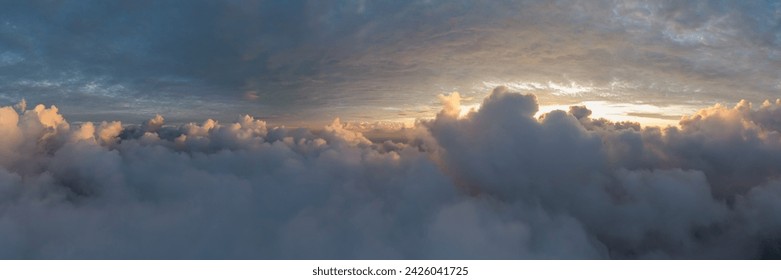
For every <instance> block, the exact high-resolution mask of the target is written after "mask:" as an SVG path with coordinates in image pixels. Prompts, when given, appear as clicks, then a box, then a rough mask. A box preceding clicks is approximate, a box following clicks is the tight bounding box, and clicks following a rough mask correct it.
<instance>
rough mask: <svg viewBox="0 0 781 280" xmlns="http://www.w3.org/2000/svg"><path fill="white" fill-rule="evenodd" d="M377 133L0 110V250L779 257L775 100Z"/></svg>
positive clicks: (509, 104) (459, 117) (458, 118)
mask: <svg viewBox="0 0 781 280" xmlns="http://www.w3.org/2000/svg"><path fill="white" fill-rule="evenodd" d="M441 99H442V101H443V104H444V106H443V109H442V110H441V111H440V112H439V114H438V115H437V117H436V118H435V119H433V120H429V121H421V122H419V123H418V124H416V125H415V126H414V127H411V128H403V129H402V130H401V131H399V133H400V134H401V135H405V136H404V137H405V138H406V139H405V141H400V142H390V141H387V142H383V143H378V142H372V141H370V140H368V139H366V138H365V137H364V136H363V135H361V134H360V133H356V132H353V131H351V130H348V129H345V125H343V124H341V123H340V122H339V121H338V120H335V121H334V122H333V123H332V124H331V125H328V126H326V127H325V128H323V129H321V130H307V129H288V128H283V127H271V126H268V125H267V124H266V123H265V122H263V121H261V120H257V119H254V118H252V117H250V116H245V117H242V118H239V119H238V120H237V121H236V122H233V123H220V122H217V121H213V120H207V121H205V122H203V123H201V124H195V123H190V124H185V125H180V126H166V125H164V122H165V120H164V118H163V117H161V116H155V117H154V118H152V119H150V120H149V121H146V122H145V123H143V124H142V125H126V126H123V125H122V124H121V123H119V122H103V123H82V124H78V125H77V124H70V123H68V122H67V121H66V120H65V119H64V118H63V117H62V116H61V115H60V114H59V112H58V110H57V108H56V107H49V108H46V107H44V106H43V105H39V106H35V107H33V108H31V109H30V108H28V109H24V108H25V107H27V106H23V105H21V104H20V105H19V106H17V107H16V108H12V107H2V108H0V132H2V135H4V136H3V137H2V138H0V237H1V238H0V249H1V250H0V257H2V258H154V259H157V258H163V259H169V258H173V259H178V258H207V259H213V258H259V259H266V258H306V259H312V258H315V259H320V258H325V259H330V258H336V259H344V258H347V259H350V258H371V259H375V258H380V259H384V258H391V259H407V258H469V259H473V258H502V259H504V258H510V259H513V258H557V259H560V258H567V259H569V258H589V259H601V258H619V259H620V258H674V259H678V258H684V259H690V258H696V259H699V258H731V259H736V258H739V259H742V258H778V257H779V252H780V250H779V248H781V247H780V246H781V245H780V244H779V241H778V240H779V239H778V236H779V234H781V212H779V208H778V206H777V205H779V199H781V195H779V193H781V184H779V182H780V181H779V166H781V156H780V155H781V136H780V135H781V134H779V131H778V130H777V124H778V120H779V115H778V112H780V111H779V110H778V108H779V103H778V102H776V103H771V102H766V103H764V104H762V105H761V106H753V107H752V106H751V104H750V103H748V102H741V103H739V104H737V105H736V106H734V107H726V106H721V105H717V106H714V107H710V108H706V109H703V110H701V111H699V112H698V113H696V114H694V115H691V116H688V117H686V118H684V119H683V120H682V121H681V123H680V126H678V127H666V128H659V127H644V128H643V127H641V126H640V125H639V124H637V123H627V122H622V123H615V122H611V121H608V120H605V119H593V118H591V117H590V115H589V114H588V108H584V107H573V108H572V109H571V110H570V112H564V111H560V110H559V111H553V112H550V113H547V114H544V115H542V116H540V117H539V118H535V117H534V116H535V113H536V111H537V110H538V107H539V106H538V104H537V100H536V97H535V96H533V95H522V94H519V93H515V92H512V91H510V90H508V88H506V87H499V88H496V89H494V90H493V92H492V93H491V94H489V95H488V97H487V98H485V99H484V100H483V102H482V106H481V107H480V109H479V110H473V111H471V112H468V113H466V114H461V112H460V108H461V107H460V102H461V97H460V96H459V95H456V94H454V95H451V96H442V97H441Z"/></svg>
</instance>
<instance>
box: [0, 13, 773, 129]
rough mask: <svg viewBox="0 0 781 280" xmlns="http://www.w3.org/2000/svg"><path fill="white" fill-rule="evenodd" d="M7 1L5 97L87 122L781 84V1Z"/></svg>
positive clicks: (763, 91)
mask: <svg viewBox="0 0 781 280" xmlns="http://www.w3.org/2000/svg"><path fill="white" fill-rule="evenodd" d="M0 4H2V6H3V9H2V11H0V15H2V18H3V22H0V84H1V86H0V101H4V102H6V103H7V104H10V103H13V102H17V101H18V100H19V99H20V98H22V97H24V98H27V99H28V100H30V101H33V102H36V103H37V102H43V103H56V104H60V106H61V107H62V108H63V109H64V110H66V111H67V112H69V113H71V114H72V115H73V118H74V119H76V120H81V121H85V120H102V119H105V120H111V119H115V118H121V119H124V120H132V121H134V122H139V121H141V120H142V119H141V118H142V116H145V115H149V114H154V113H163V112H166V113H167V115H168V117H169V119H170V120H171V121H177V122H186V121H193V120H196V119H200V118H202V117H203V116H204V115H208V116H210V117H215V118H218V119H221V120H231V119H233V118H235V116H237V115H239V114H243V113H252V114H254V115H258V116H263V117H264V119H267V120H270V121H274V122H317V121H318V120H320V119H322V118H323V117H324V116H326V117H335V116H340V117H343V118H345V119H348V120H372V119H373V120H376V119H392V118H398V115H397V114H396V113H397V110H383V109H382V108H388V107H391V108H402V109H403V110H408V109H409V108H416V107H419V106H424V107H427V108H433V105H434V102H435V100H436V99H435V95H436V94H438V93H442V92H450V91H454V90H457V91H460V92H461V93H462V94H463V95H464V96H465V97H473V96H482V94H483V93H484V92H485V91H486V90H490V88H492V87H493V86H492V84H494V83H498V84H509V85H513V84H515V85H518V86H520V87H521V88H522V89H524V90H531V91H533V92H534V93H535V94H537V96H538V98H540V101H541V102H543V103H545V104H551V103H562V102H577V101H583V100H607V101H615V102H627V101H641V102H647V103H655V104H662V105H664V104H682V103H687V104H688V103H691V102H696V103H700V104H710V103H712V102H714V101H726V102H736V101H738V100H740V99H742V98H745V99H749V100H751V101H755V102H759V101H761V100H764V99H766V98H769V97H771V96H773V95H775V94H777V92H778V90H779V88H780V87H781V77H779V76H778V74H777V72H778V71H777V69H779V67H780V66H781V64H779V60H780V59H781V56H779V44H780V43H781V41H780V39H779V38H781V37H779V28H780V27H779V26H780V25H779V22H781V20H780V19H781V18H780V16H779V14H780V13H779V11H781V7H779V5H778V3H776V2H775V1H752V2H745V1H686V2H685V3H683V2H682V3H678V2H676V1H650V2H649V1H608V0H595V1H555V2H550V1H491V2H472V1H393V2H389V3H380V2H376V1H359V0H355V1H220V2H217V1H166V2H157V1H77V2H76V1H2V3H0ZM485 83H489V84H491V85H489V86H488V87H487V88H486V85H485ZM537 85H539V86H537ZM94 108H103V109H102V111H96V110H94ZM87 109H89V110H87ZM142 110H143V111H142ZM413 110H418V109H413ZM418 111H419V110H418ZM423 111H425V110H423ZM194 112H198V113H194ZM293 112H296V113H293ZM430 113H432V112H428V111H425V112H423V113H414V114H411V115H410V114H407V115H406V116H405V117H413V118H414V117H421V116H428V115H427V114H430Z"/></svg>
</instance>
